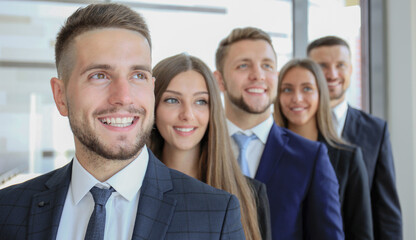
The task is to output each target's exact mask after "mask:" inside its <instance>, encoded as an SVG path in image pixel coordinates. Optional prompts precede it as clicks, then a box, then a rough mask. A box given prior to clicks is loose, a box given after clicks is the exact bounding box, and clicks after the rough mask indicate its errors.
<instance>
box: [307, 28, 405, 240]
mask: <svg viewBox="0 0 416 240" xmlns="http://www.w3.org/2000/svg"><path fill="white" fill-rule="evenodd" d="M307 54H308V57H309V58H311V59H312V60H314V61H316V62H317V63H318V64H319V65H320V66H321V68H322V70H323V72H324V75H325V77H326V79H327V82H328V88H329V93H330V98H331V107H332V112H333V122H334V125H335V127H336V131H337V133H338V135H339V136H341V137H342V138H343V139H345V140H346V141H347V142H350V143H352V144H354V145H357V146H359V147H360V148H361V149H362V152H363V159H364V162H365V165H366V167H367V172H368V177H369V184H370V185H369V186H370V191H371V205H372V214H373V225H374V226H373V228H374V238H375V239H402V219H401V211H400V203H399V197H398V195H397V190H396V177H395V173H394V164H393V154H392V150H391V144H390V137H389V131H388V127H387V123H386V121H384V120H382V119H380V118H377V117H374V116H372V115H370V114H367V113H365V112H363V111H361V110H358V109H355V108H353V107H351V106H349V105H348V104H347V100H346V98H345V93H346V91H347V90H348V88H349V86H350V81H351V73H352V65H351V51H350V47H349V45H348V43H347V42H346V41H345V40H343V39H341V38H338V37H335V36H327V37H323V38H319V39H316V40H315V41H313V42H311V43H310V44H309V46H308V49H307Z"/></svg>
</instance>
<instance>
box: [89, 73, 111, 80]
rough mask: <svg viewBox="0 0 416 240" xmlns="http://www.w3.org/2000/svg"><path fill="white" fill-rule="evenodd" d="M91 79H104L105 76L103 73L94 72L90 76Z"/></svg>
mask: <svg viewBox="0 0 416 240" xmlns="http://www.w3.org/2000/svg"><path fill="white" fill-rule="evenodd" d="M91 78H93V79H106V78H107V76H106V75H105V74H104V73H96V74H94V75H92V76H91Z"/></svg>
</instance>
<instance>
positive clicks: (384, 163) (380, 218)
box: [342, 106, 402, 239]
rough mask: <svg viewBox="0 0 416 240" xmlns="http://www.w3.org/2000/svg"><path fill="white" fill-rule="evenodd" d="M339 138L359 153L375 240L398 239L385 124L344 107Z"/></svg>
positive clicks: (398, 222) (398, 217) (396, 204)
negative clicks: (366, 183) (367, 182)
mask: <svg viewBox="0 0 416 240" xmlns="http://www.w3.org/2000/svg"><path fill="white" fill-rule="evenodd" d="M342 137H343V138H344V139H345V140H346V141H348V142H350V143H352V144H355V145H357V146H359V147H360V148H361V150H362V152H363V159H364V162H365V165H366V167H367V173H368V177H369V184H370V191H371V206H372V214H373V228H374V238H375V239H402V218H401V210H400V203H399V197H398V195H397V191H396V180H395V179H396V177H395V173H394V164H393V154H392V151H391V145H390V135H389V132H388V128H387V123H386V122H385V121H384V120H382V119H379V118H376V117H374V116H371V115H370V114H367V113H365V112H363V111H360V110H357V109H354V108H352V107H350V106H348V111H347V118H346V119H345V125H344V129H343V132H342Z"/></svg>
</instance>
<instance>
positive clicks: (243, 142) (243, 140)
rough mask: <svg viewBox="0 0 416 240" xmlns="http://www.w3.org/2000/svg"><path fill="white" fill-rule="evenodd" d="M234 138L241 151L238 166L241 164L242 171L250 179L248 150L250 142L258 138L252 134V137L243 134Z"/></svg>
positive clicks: (237, 134)
mask: <svg viewBox="0 0 416 240" xmlns="http://www.w3.org/2000/svg"><path fill="white" fill-rule="evenodd" d="M232 137H233V139H234V141H235V142H236V143H237V145H238V148H239V149H240V151H239V154H238V164H240V168H241V171H242V172H243V174H244V175H246V176H248V177H250V169H249V167H248V163H247V158H246V149H247V146H248V144H249V143H250V141H251V140H253V139H255V138H256V135H255V134H252V135H251V136H246V135H244V134H241V133H234V134H233V136H232Z"/></svg>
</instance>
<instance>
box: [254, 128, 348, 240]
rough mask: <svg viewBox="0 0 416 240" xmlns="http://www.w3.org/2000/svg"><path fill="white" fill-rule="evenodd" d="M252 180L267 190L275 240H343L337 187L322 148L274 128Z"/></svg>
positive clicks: (291, 133) (319, 145)
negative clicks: (261, 184) (259, 182)
mask: <svg viewBox="0 0 416 240" xmlns="http://www.w3.org/2000/svg"><path fill="white" fill-rule="evenodd" d="M255 178H256V179H257V180H259V181H261V182H263V183H265V184H266V187H267V193H268V198H269V203H270V215H271V224H272V236H273V239H274V240H281V239H288V240H289V239H290V240H296V239H319V240H325V239H328V240H329V239H330V240H334V239H337V240H338V239H344V233H343V230H342V218H341V213H340V211H341V210H340V209H341V208H340V202H339V194H338V181H337V178H336V176H335V172H334V169H333V167H332V165H331V163H330V162H329V159H328V155H327V148H326V147H325V146H324V145H323V144H322V143H319V142H312V141H309V140H307V139H305V138H303V137H301V136H299V135H297V134H295V133H293V132H291V131H289V130H287V129H284V128H281V127H278V126H277V125H276V124H273V126H272V128H271V130H270V133H269V136H268V138H267V143H266V146H265V148H264V152H263V155H262V157H261V160H260V164H259V167H258V169H257V173H256V177H255Z"/></svg>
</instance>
